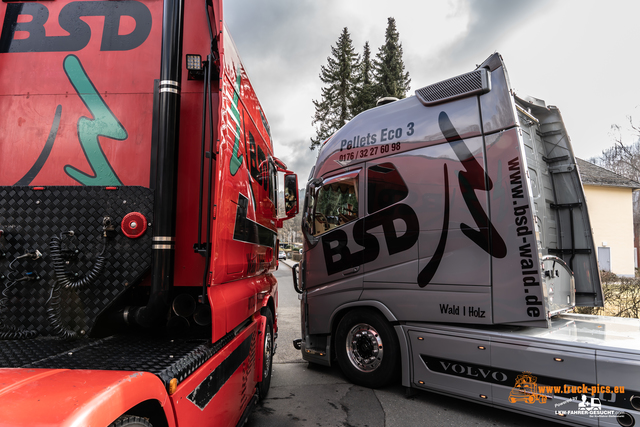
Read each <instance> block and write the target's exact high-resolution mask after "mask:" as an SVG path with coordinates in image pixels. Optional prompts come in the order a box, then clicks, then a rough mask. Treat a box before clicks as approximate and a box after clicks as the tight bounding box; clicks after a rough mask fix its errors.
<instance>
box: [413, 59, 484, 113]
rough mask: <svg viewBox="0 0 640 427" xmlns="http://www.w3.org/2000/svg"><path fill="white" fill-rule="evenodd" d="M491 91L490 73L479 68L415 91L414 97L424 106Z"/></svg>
mask: <svg viewBox="0 0 640 427" xmlns="http://www.w3.org/2000/svg"><path fill="white" fill-rule="evenodd" d="M490 90H491V73H490V72H489V71H488V70H487V69H485V68H479V69H477V70H475V71H472V72H470V73H466V74H462V75H459V76H456V77H453V78H450V79H447V80H443V81H441V82H438V83H434V84H432V85H429V86H425V87H423V88H422V89H418V90H416V96H417V97H418V99H419V100H420V102H422V103H423V104H424V105H426V106H431V105H437V104H441V103H443V102H448V101H452V100H454V99H458V98H466V97H467V96H473V95H482V94H483V93H487V92H489V91H490Z"/></svg>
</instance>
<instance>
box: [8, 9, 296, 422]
mask: <svg viewBox="0 0 640 427" xmlns="http://www.w3.org/2000/svg"><path fill="white" fill-rule="evenodd" d="M0 22H2V32H1V34H0V78H1V81H2V85H0V111H2V115H0V162H1V164H0V397H1V398H0V402H1V403H0V414H2V417H0V425H2V426H54V425H55V426H110V425H112V426H149V425H153V426H155V427H158V426H180V425H185V426H191V425H237V424H242V423H243V422H244V420H245V419H246V417H247V416H248V413H249V411H250V409H251V407H252V406H253V404H255V402H256V401H257V400H258V399H259V398H261V397H263V396H264V395H265V394H266V393H267V391H268V389H269V383H270V378H271V366H272V356H273V354H274V351H275V338H276V335H277V317H276V308H277V297H278V288H277V283H276V280H275V278H274V276H273V274H272V273H273V271H274V270H275V269H277V267H278V260H277V255H276V254H277V253H278V241H277V228H278V226H281V222H282V221H283V220H284V219H286V218H287V217H292V216H293V215H295V213H296V211H297V209H298V208H297V199H296V195H297V178H296V176H295V174H293V173H291V172H290V171H288V170H287V168H286V166H285V165H284V163H283V162H281V161H280V160H278V159H277V158H276V157H275V155H274V152H273V144H272V139H271V135H270V129H269V125H268V123H267V120H266V117H265V113H264V112H263V110H262V107H261V105H260V103H259V101H258V99H257V96H256V94H255V92H254V89H253V87H252V85H251V82H250V81H249V78H248V76H247V73H246V71H245V68H244V66H243V65H242V62H241V60H240V58H239V56H238V53H237V50H236V48H235V46H234V44H233V41H232V39H231V37H230V35H229V33H228V32H227V30H226V28H225V26H224V15H223V7H222V1H221V0H214V1H210V0H201V1H197V0H196V1H184V0H164V1H157V0H141V1H130V0H128V1H101V0H96V1H72V0H55V1H42V2H34V1H4V2H2V4H1V5H0ZM278 172H284V175H285V176H284V183H285V188H286V193H287V195H288V196H289V197H288V198H287V202H286V206H285V208H286V211H287V214H286V217H284V218H278V217H277V211H278V210H277V204H278V202H277V194H278V185H277V181H278Z"/></svg>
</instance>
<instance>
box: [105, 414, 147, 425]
mask: <svg viewBox="0 0 640 427" xmlns="http://www.w3.org/2000/svg"><path fill="white" fill-rule="evenodd" d="M109 427H153V426H152V425H151V423H150V422H149V420H147V419H146V418H142V417H136V416H135V415H123V416H121V417H120V418H118V419H117V420H115V421H114V422H112V423H111V424H110V425H109Z"/></svg>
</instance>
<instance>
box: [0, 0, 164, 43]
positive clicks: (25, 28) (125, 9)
mask: <svg viewBox="0 0 640 427" xmlns="http://www.w3.org/2000/svg"><path fill="white" fill-rule="evenodd" d="M23 15H27V16H30V17H31V20H30V21H28V22H25V21H24V20H22V19H20V16H23ZM86 16H104V26H103V29H102V43H101V45H100V50H101V51H122V50H132V49H135V48H137V47H138V46H140V45H141V44H142V43H144V41H145V40H146V39H147V37H148V36H149V33H150V32H151V22H152V20H151V12H150V11H149V9H148V8H147V6H145V5H144V4H143V3H139V2H137V1H95V2H94V1H78V2H73V3H68V4H67V5H65V6H64V7H63V8H62V9H61V10H60V15H59V16H58V24H59V25H60V28H62V29H63V30H65V31H66V32H68V33H69V35H68V36H47V35H46V32H45V28H44V25H45V24H46V23H47V21H48V20H49V9H47V7H46V6H45V5H43V4H40V3H11V4H8V5H7V12H6V14H5V17H4V22H3V24H2V35H1V36H0V53H7V52H76V51H79V50H81V49H83V48H84V47H85V46H86V45H87V44H88V43H89V40H90V39H91V35H92V34H91V28H90V27H89V24H87V23H86V22H84V21H83V20H82V19H81V18H83V17H86ZM123 17H130V18H132V19H133V20H134V21H135V28H134V30H133V31H131V32H130V33H129V34H120V33H121V32H122V30H121V28H120V27H121V22H122V21H123V20H122V18H123ZM21 33H28V37H26V38H25V37H24V36H23V35H22V34H21Z"/></svg>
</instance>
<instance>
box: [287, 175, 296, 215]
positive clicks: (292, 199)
mask: <svg viewBox="0 0 640 427" xmlns="http://www.w3.org/2000/svg"><path fill="white" fill-rule="evenodd" d="M284 212H285V214H286V215H287V218H293V217H294V216H296V215H297V214H298V176H297V175H296V174H294V173H291V174H286V175H285V176H284Z"/></svg>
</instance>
